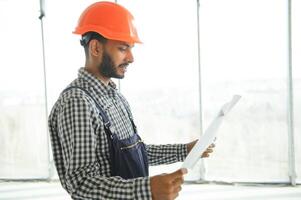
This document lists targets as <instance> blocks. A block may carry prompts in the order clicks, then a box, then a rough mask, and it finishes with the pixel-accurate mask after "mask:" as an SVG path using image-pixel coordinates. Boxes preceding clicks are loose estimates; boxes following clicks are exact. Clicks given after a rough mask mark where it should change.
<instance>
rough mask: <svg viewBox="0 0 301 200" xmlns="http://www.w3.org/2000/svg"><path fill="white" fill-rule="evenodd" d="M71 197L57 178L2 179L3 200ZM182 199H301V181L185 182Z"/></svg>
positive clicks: (1, 197) (0, 190) (66, 198)
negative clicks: (20, 180)
mask: <svg viewBox="0 0 301 200" xmlns="http://www.w3.org/2000/svg"><path fill="white" fill-rule="evenodd" d="M21 199H22V200H23V199H24V200H70V197H69V196H68V194H67V193H66V192H65V191H64V190H63V189H62V188H61V186H60V183H59V182H58V181H51V182H40V181H35V182H0V200H21ZM177 199H182V200H188V199H189V200H230V199H231V200H241V199H242V200H297V199H298V200H301V185H298V186H296V187H291V186H284V185H223V184H213V183H211V184H185V185H184V186H183V190H182V191H181V193H180V196H179V197H178V198H177Z"/></svg>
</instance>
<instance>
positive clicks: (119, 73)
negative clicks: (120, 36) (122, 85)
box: [98, 40, 134, 79]
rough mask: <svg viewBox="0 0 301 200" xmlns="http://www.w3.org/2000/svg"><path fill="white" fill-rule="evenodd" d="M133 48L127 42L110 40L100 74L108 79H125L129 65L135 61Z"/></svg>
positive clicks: (100, 65) (104, 53)
mask: <svg viewBox="0 0 301 200" xmlns="http://www.w3.org/2000/svg"><path fill="white" fill-rule="evenodd" d="M132 47H133V45H130V44H128V43H125V42H120V41H114V40H108V41H107V42H106V43H105V45H104V51H103V54H102V61H101V63H100V64H99V66H98V69H99V72H100V73H101V74H102V75H103V76H105V77H107V78H119V79H122V78H124V74H125V72H126V70H127V67H128V65H129V64H130V63H132V62H133V61H134V58H133V55H132V52H131V49H132Z"/></svg>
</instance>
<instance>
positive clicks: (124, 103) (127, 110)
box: [118, 95, 137, 133]
mask: <svg viewBox="0 0 301 200" xmlns="http://www.w3.org/2000/svg"><path fill="white" fill-rule="evenodd" d="M118 97H119V99H120V100H121V102H122V104H123V106H124V108H125V110H126V112H127V113H128V116H129V118H130V121H131V123H132V126H133V128H134V131H135V133H137V127H136V124H135V122H134V119H133V117H132V115H131V112H130V110H129V108H128V107H127V104H126V102H125V100H124V99H123V97H121V96H120V95H118Z"/></svg>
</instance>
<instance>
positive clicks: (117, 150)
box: [63, 86, 148, 179]
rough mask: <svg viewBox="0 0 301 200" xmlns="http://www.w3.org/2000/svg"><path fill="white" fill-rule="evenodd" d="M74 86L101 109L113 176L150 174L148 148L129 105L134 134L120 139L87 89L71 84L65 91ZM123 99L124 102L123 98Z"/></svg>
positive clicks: (144, 175) (101, 109) (100, 109)
mask: <svg viewBox="0 0 301 200" xmlns="http://www.w3.org/2000/svg"><path fill="white" fill-rule="evenodd" d="M72 88H76V89H80V90H82V91H83V92H85V93H86V94H87V95H88V96H89V97H90V98H91V99H92V100H93V101H94V103H95V105H96V107H97V109H98V110H99V114H100V117H101V118H102V120H103V123H104V129H105V132H106V134H107V138H108V143H109V151H110V165H111V174H112V176H120V177H122V178H124V179H130V178H137V177H146V176H148V158H147V152H146V148H145V145H144V143H143V142H142V140H141V138H140V137H139V135H138V134H137V129H136V125H135V123H134V120H133V119H132V117H131V115H130V112H129V110H128V108H127V106H125V108H126V111H127V113H128V116H129V117H130V121H131V123H132V126H133V129H134V134H133V135H132V136H131V137H129V138H126V139H122V140H119V139H118V138H117V135H116V134H115V133H113V132H112V131H111V129H110V126H111V123H110V121H109V118H108V116H107V114H106V112H105V111H104V109H103V108H102V107H101V106H100V105H99V104H98V103H97V101H96V100H95V99H94V98H93V97H92V96H91V95H90V93H89V92H88V91H87V90H85V89H84V88H81V87H77V86H71V87H68V88H66V89H65V90H64V91H63V93H64V92H66V91H68V90H70V89H72ZM121 101H122V103H123V104H124V102H123V100H122V98H121ZM124 105H125V104H124Z"/></svg>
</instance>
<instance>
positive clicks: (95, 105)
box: [49, 2, 212, 199]
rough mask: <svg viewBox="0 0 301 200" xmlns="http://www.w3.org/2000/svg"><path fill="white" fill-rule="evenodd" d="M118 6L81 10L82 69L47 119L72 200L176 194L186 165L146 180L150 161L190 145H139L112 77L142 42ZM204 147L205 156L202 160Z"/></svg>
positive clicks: (175, 156) (168, 158)
mask: <svg viewBox="0 0 301 200" xmlns="http://www.w3.org/2000/svg"><path fill="white" fill-rule="evenodd" d="M132 21H133V16H132V15H131V14H130V12H129V11H128V10H126V9H125V8H124V7H122V6H120V5H118V4H115V3H111V2H97V3H94V4H92V5H91V6H89V7H88V8H87V9H86V10H85V11H84V12H83V13H82V15H81V17H80V19H79V22H78V26H77V28H76V30H75V32H74V33H76V34H80V35H82V40H81V44H82V46H84V49H85V54H86V63H85V67H84V68H81V69H80V70H79V75H78V78H77V79H75V80H74V81H73V82H72V83H71V84H70V85H69V86H68V87H67V88H66V89H65V90H64V91H63V92H62V93H61V95H60V97H59V99H58V100H57V102H56V103H55V105H54V107H53V109H52V111H51V114H50V116H49V131H50V136H51V145H52V149H53V155H54V160H55V165H56V168H57V172H58V175H59V178H60V181H61V184H62V186H63V187H64V188H65V189H66V190H67V192H68V193H69V194H70V195H71V197H72V198H73V199H175V198H176V197H177V196H178V193H179V191H180V190H181V185H182V183H183V175H184V174H185V173H187V170H186V169H180V170H177V171H175V172H173V173H170V174H161V175H158V176H153V177H148V166H149V165H158V164H169V163H174V162H178V161H183V160H184V158H185V157H186V155H187V153H188V152H189V151H190V150H191V148H192V147H193V146H194V144H195V142H196V141H193V142H191V143H189V144H173V145H145V144H144V143H143V142H142V140H141V139H140V137H139V135H138V134H137V130H136V126H135V123H134V121H133V117H132V114H131V111H130V107H129V104H128V102H127V101H126V99H125V98H124V97H123V96H122V95H121V94H120V93H119V92H118V90H117V89H116V86H115V84H114V83H113V82H112V80H111V78H123V77H124V75H125V72H126V70H127V67H128V65H129V64H130V63H132V62H134V57H133V55H132V52H131V50H132V48H133V47H134V44H135V43H140V40H139V38H138V35H137V32H136V29H135V27H134V25H133V23H132ZM211 152H212V148H211V147H210V148H208V149H207V151H206V152H205V153H204V154H203V157H208V156H209V153H211Z"/></svg>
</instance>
